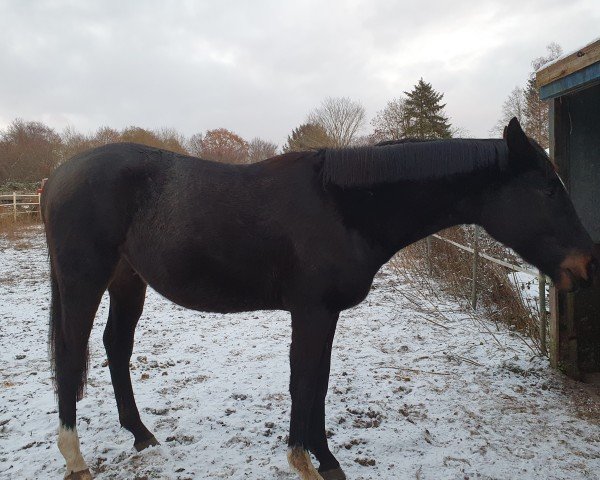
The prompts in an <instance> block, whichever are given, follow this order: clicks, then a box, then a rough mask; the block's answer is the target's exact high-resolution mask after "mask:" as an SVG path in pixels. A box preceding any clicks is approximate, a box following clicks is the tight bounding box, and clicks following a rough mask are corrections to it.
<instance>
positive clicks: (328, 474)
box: [319, 467, 346, 480]
mask: <svg viewBox="0 0 600 480" xmlns="http://www.w3.org/2000/svg"><path fill="white" fill-rule="evenodd" d="M319 473H320V474H321V476H322V477H323V480H346V474H345V473H344V471H343V470H342V469H341V467H338V468H334V469H333V470H326V471H324V472H319Z"/></svg>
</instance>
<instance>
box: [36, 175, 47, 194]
mask: <svg viewBox="0 0 600 480" xmlns="http://www.w3.org/2000/svg"><path fill="white" fill-rule="evenodd" d="M47 180H48V179H47V178H42V181H41V182H40V188H38V189H37V193H42V192H43V191H44V185H46V181H47Z"/></svg>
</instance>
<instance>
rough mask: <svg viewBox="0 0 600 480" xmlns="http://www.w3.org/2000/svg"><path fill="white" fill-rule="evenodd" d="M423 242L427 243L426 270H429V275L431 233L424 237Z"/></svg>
mask: <svg viewBox="0 0 600 480" xmlns="http://www.w3.org/2000/svg"><path fill="white" fill-rule="evenodd" d="M425 243H426V245H427V270H428V271H429V276H431V274H432V273H433V264H432V263H431V235H430V236H429V237H427V238H426V239H425Z"/></svg>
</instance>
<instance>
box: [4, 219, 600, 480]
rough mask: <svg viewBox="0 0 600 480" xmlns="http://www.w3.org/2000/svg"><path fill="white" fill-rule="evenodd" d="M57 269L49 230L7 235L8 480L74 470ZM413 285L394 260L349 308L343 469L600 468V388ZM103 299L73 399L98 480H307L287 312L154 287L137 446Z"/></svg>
mask: <svg viewBox="0 0 600 480" xmlns="http://www.w3.org/2000/svg"><path fill="white" fill-rule="evenodd" d="M47 267H48V265H47V250H46V247H45V245H44V238H43V233H42V231H41V228H40V227H32V228H30V229H29V230H26V231H25V232H24V233H23V234H22V235H20V236H19V237H18V238H12V239H10V240H8V239H5V238H2V239H1V240H0V296H1V298H2V302H1V303H0V318H1V319H2V328H1V329H0V355H1V358H2V362H0V375H1V379H2V388H1V389H0V477H2V478H15V479H16V478H60V477H61V476H62V475H63V473H64V465H63V461H62V457H61V455H60V453H59V451H58V449H57V448H56V443H55V442H56V427H57V425H56V402H55V398H54V395H53V393H52V384H51V378H50V365H49V362H48V354H47V346H46V338H47V322H48V319H47V313H48V310H47V308H48V304H49V298H48V297H49V287H48V281H47V274H48V269H47ZM407 280H409V279H406V278H404V277H402V276H401V274H400V273H399V272H398V271H396V270H395V269H394V268H393V265H391V264H389V265H387V266H386V267H384V269H383V270H382V271H381V272H380V274H379V275H378V276H377V277H376V281H375V284H374V288H373V290H372V292H371V293H370V295H369V297H368V298H367V299H366V300H365V302H363V303H362V304H361V305H359V306H358V307H356V308H353V309H351V310H349V311H346V312H343V313H342V316H341V320H340V325H339V332H338V336H337V337H336V339H335V345H334V353H333V365H332V374H331V382H330V391H329V396H328V400H327V417H328V423H327V425H328V429H329V435H330V443H331V446H332V450H333V452H334V454H337V453H340V454H341V456H342V457H343V458H345V464H344V469H345V470H346V473H347V475H348V478H351V479H353V480H359V479H362V480H366V479H390V480H391V479H404V478H407V479H432V478H435V479H442V480H443V479H456V478H485V479H505V478H517V477H518V478H523V479H529V478H531V479H534V478H547V479H564V478H569V479H593V478H597V477H596V475H597V472H598V469H599V468H600V464H599V460H598V459H599V458H600V437H599V435H598V431H599V428H598V419H599V418H600V415H599V413H600V411H599V407H598V406H599V405H600V403H599V399H598V395H597V391H594V390H593V389H592V388H593V387H591V386H587V385H584V384H580V383H578V382H574V381H572V380H570V379H568V378H566V377H565V376H563V375H561V374H560V373H557V372H555V371H554V370H552V369H551V368H550V367H549V365H548V362H547V361H546V360H545V359H543V358H540V357H539V356H536V355H535V354H534V353H533V351H532V350H531V349H530V348H529V346H528V345H527V340H526V339H524V338H523V337H521V336H520V335H519V334H517V333H515V332H512V331H510V330H508V329H506V328H504V327H503V326H501V325H496V324H494V323H492V322H490V321H489V320H487V319H486V318H485V317H482V316H480V315H477V314H474V313H470V311H469V309H468V308H465V306H462V305H458V304H456V303H455V302H453V301H451V300H449V299H447V298H445V297H444V296H443V295H442V294H439V293H437V294H436V295H437V296H439V298H435V297H434V294H433V293H432V292H433V290H431V291H427V290H423V289H419V288H417V287H416V286H415V285H414V284H411V283H410V281H407ZM436 291H437V290H436ZM107 308H108V304H107V301H106V299H104V301H103V302H102V305H101V307H100V310H99V311H98V315H97V318H96V322H95V325H94V329H93V332H92V338H91V341H90V344H91V360H90V370H89V382H88V386H87V393H86V396H85V397H84V399H83V400H82V401H81V402H79V403H78V414H79V418H80V421H79V426H78V428H79V431H80V434H81V442H82V452H83V454H84V456H85V457H86V459H88V462H89V465H90V467H91V469H92V472H93V473H94V474H95V476H96V478H97V479H99V480H102V479H105V480H106V479H131V478H135V479H138V480H141V479H173V480H175V479H180V480H183V479H195V478H204V479H219V478H234V479H237V478H245V479H257V480H258V479H264V478H276V479H290V480H291V479H293V478H295V477H294V475H293V474H292V473H291V472H290V470H289V467H288V465H287V462H286V460H285V450H286V435H287V430H288V422H289V409H290V399H289V394H288V379H289V366H288V362H287V360H288V350H289V338H290V320H289V315H288V314H287V313H285V312H273V311H270V312H251V313H243V314H231V315H217V314H204V313H197V312H193V311H191V310H184V309H182V308H180V307H177V306H176V305H174V304H172V303H170V302H168V301H166V300H164V299H163V298H161V297H160V296H159V295H157V294H156V293H155V292H152V291H150V292H149V295H148V300H147V304H146V308H145V311H144V314H143V316H142V319H141V321H140V325H139V327H138V332H137V336H136V345H135V350H134V354H133V357H132V362H131V363H132V375H133V379H134V390H135V391H136V395H137V398H138V405H139V408H140V411H141V413H142V417H143V418H144V420H145V421H146V423H147V424H149V427H151V428H152V429H153V431H154V432H155V434H156V436H157V438H158V439H159V440H160V441H161V443H162V445H161V446H159V447H152V448H149V449H147V450H145V451H143V452H141V453H137V452H135V451H134V450H133V448H132V446H131V438H130V434H129V432H127V431H126V430H124V429H122V428H120V426H119V422H118V418H117V413H116V409H115V405H114V397H113V393H112V388H111V385H110V376H109V373H108V368H107V367H106V356H105V352H104V348H103V347H102V339H101V336H102V330H103V327H104V324H105V322H106V317H107V314H108V312H107ZM150 319H153V320H152V321H150ZM342 452H343V453H342Z"/></svg>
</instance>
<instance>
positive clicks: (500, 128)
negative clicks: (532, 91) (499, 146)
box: [490, 87, 525, 137]
mask: <svg viewBox="0 0 600 480" xmlns="http://www.w3.org/2000/svg"><path fill="white" fill-rule="evenodd" d="M513 117H517V120H519V123H520V124H521V125H525V92H524V90H523V89H522V88H521V87H515V88H513V90H512V92H510V95H509V96H508V97H507V98H506V100H504V103H503V104H502V115H501V117H500V120H498V123H496V125H494V127H493V128H492V129H491V130H490V134H491V135H496V136H498V137H502V132H504V127H506V126H507V125H508V122H509V121H510V119H511V118H513Z"/></svg>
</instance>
